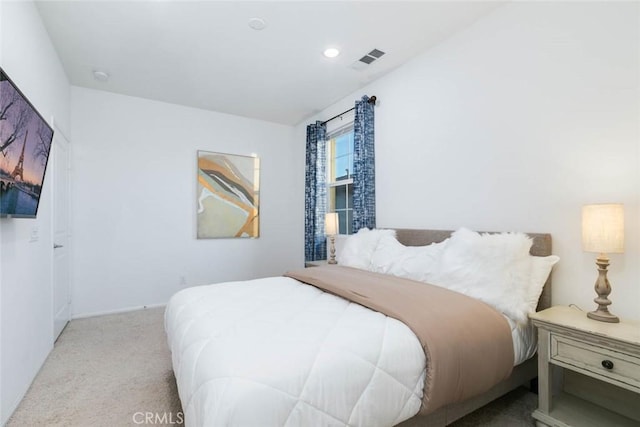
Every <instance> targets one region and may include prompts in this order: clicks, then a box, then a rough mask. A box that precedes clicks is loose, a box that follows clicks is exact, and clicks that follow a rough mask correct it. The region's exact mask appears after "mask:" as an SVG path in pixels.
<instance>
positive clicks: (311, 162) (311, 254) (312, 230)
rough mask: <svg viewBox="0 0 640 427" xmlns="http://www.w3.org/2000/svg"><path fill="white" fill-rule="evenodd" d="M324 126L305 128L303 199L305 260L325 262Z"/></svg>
mask: <svg viewBox="0 0 640 427" xmlns="http://www.w3.org/2000/svg"><path fill="white" fill-rule="evenodd" d="M326 135H327V125H326V124H323V123H322V122H320V121H318V122H315V123H314V124H310V125H308V126H307V157H306V166H305V197H304V259H305V261H316V260H319V259H326V258H327V246H326V238H325V235H324V216H325V214H326V213H327V149H326V146H327V141H326Z"/></svg>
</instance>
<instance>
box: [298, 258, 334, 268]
mask: <svg viewBox="0 0 640 427" xmlns="http://www.w3.org/2000/svg"><path fill="white" fill-rule="evenodd" d="M323 265H329V264H328V263H327V260H326V259H321V260H318V261H305V262H304V266H305V267H320V266H323Z"/></svg>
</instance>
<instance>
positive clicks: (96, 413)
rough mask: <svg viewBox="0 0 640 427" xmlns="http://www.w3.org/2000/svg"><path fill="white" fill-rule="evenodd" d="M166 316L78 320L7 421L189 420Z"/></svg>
mask: <svg viewBox="0 0 640 427" xmlns="http://www.w3.org/2000/svg"><path fill="white" fill-rule="evenodd" d="M163 313H164V309H157V308H156V309H148V310H142V311H135V312H130V313H123V314H115V315H109V316H100V317H93V318H88V319H78V320H73V321H72V322H70V323H69V325H67V328H66V329H65V330H64V331H63V333H62V335H60V338H59V339H58V341H57V342H56V345H55V347H54V349H53V351H52V352H51V354H50V355H49V357H48V359H47V361H46V362H45V364H44V366H43V368H42V370H41V371H40V373H39V374H38V376H37V377H36V379H35V380H34V382H33V384H32V385H31V388H30V389H29V391H28V392H27V395H26V396H25V398H24V399H23V401H22V402H21V403H20V406H19V407H18V409H17V410H16V412H15V413H14V414H13V416H12V417H11V419H10V420H9V422H8V424H7V426H70V427H71V426H82V427H85V426H135V425H155V426H158V425H168V426H176V425H181V423H179V422H178V421H180V420H181V406H180V400H179V399H178V393H177V390H176V384H175V378H174V376H173V371H172V368H171V356H170V353H169V350H168V348H167V343H166V338H165V334H164V324H163ZM535 407H536V396H535V395H534V394H533V393H530V392H528V391H527V390H526V389H524V388H521V389H518V390H515V391H514V392H512V393H510V394H508V395H506V396H504V397H502V398H501V399H498V400H496V401H494V402H492V403H491V404H489V405H487V406H485V407H484V408H482V409H480V410H478V411H476V412H474V413H472V414H470V415H468V416H466V417H465V418H463V419H461V420H459V421H458V422H456V423H455V424H454V426H455V427H489V426H496V427H503V426H504V427H512V426H514V427H516V426H517V427H529V426H533V425H535V424H534V423H533V420H532V418H531V412H532V411H533V410H534V409H535ZM147 417H150V418H147ZM207 427H209V426H207ZM211 427H215V426H211Z"/></svg>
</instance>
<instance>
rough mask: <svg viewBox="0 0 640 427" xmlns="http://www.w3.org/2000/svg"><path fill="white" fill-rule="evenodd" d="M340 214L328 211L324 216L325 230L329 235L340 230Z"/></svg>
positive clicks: (333, 234)
mask: <svg viewBox="0 0 640 427" xmlns="http://www.w3.org/2000/svg"><path fill="white" fill-rule="evenodd" d="M338 229H339V227H338V214H337V213H335V212H332V213H328V214H326V215H325V217H324V232H325V234H326V235H328V236H335V235H336V234H338V232H339V230H338Z"/></svg>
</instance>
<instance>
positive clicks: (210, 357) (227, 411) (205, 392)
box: [165, 229, 551, 426]
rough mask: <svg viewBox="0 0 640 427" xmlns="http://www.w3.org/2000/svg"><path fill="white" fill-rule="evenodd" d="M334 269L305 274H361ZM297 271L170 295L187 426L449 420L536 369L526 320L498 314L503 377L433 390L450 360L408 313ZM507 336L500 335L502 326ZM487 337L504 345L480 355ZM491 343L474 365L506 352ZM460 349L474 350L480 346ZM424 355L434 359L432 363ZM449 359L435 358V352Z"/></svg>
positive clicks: (431, 235) (405, 235) (543, 239)
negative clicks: (384, 309)
mask: <svg viewBox="0 0 640 427" xmlns="http://www.w3.org/2000/svg"><path fill="white" fill-rule="evenodd" d="M395 232H396V236H397V240H398V241H399V242H400V243H402V244H403V245H406V246H413V247H421V246H425V245H429V244H431V243H437V242H442V241H444V240H445V239H447V238H448V237H449V236H450V235H451V233H452V232H451V231H441V230H408V229H398V230H395ZM529 236H530V237H531V238H532V240H533V244H532V246H531V250H530V253H531V255H533V256H537V257H545V256H547V255H550V254H551V236H550V235H549V234H529ZM339 269H340V267H337V268H336V269H334V270H332V271H330V272H329V273H323V272H321V270H322V269H320V268H311V269H307V271H308V273H307V274H306V275H307V276H308V275H311V276H315V275H317V276H320V277H321V278H323V277H325V276H324V275H325V274H328V275H332V274H347V275H350V274H357V275H360V274H361V273H359V272H358V273H354V272H353V271H352V270H354V269H349V268H346V267H343V268H342V270H344V271H342V272H338V270H339ZM345 272H346V273H345ZM311 273H313V274H311ZM371 274H375V273H371ZM299 275H305V272H304V271H299V272H293V273H291V275H290V276H291V277H274V278H266V279H258V280H251V281H245V282H229V283H223V284H215V285H209V286H201V287H195V288H189V289H185V290H183V291H180V292H178V293H177V294H176V295H175V296H174V297H172V299H171V301H170V302H169V304H168V305H167V310H166V314H165V327H166V330H167V337H168V342H169V346H170V348H171V352H172V359H173V367H174V372H175V375H176V381H177V385H178V392H179V395H180V399H181V401H182V405H183V411H184V415H185V422H186V425H189V426H202V425H206V426H209V425H239V426H252V425H256V426H269V425H292V426H296V425H323V426H324V425H365V426H375V425H381V426H383V425H398V424H400V425H403V426H409V425H429V426H440V425H442V426H444V425H447V424H450V423H452V422H453V421H455V420H456V419H458V418H460V417H462V416H464V415H465V414H467V413H469V412H472V411H473V410H475V409H477V408H479V407H481V406H483V405H485V404H486V403H488V402H490V401H491V400H493V399H495V398H496V397H498V396H500V395H502V394H504V393H506V392H508V391H510V390H512V389H514V388H516V387H518V386H520V385H522V384H526V383H528V382H529V381H530V380H532V379H534V378H535V377H536V375H537V374H536V364H535V360H534V359H533V358H531V356H533V353H534V352H535V342H534V341H533V338H532V337H534V334H533V331H532V329H531V327H530V326H529V325H520V326H516V324H515V323H514V322H504V319H503V320H502V321H501V322H502V323H504V324H507V325H509V327H508V335H509V336H508V340H506V341H509V346H512V349H513V356H512V358H511V359H510V360H509V361H508V363H511V364H512V365H516V366H509V369H508V372H507V371H504V370H503V371H500V372H496V373H495V374H494V375H493V376H494V377H495V378H499V381H498V380H495V379H494V380H493V383H492V384H491V386H487V385H486V384H484V385H483V387H482V388H481V389H477V387H478V385H477V383H478V382H480V383H482V382H483V381H484V379H485V378H480V379H478V380H477V381H476V380H475V379H474V381H469V384H463V385H461V386H460V387H458V388H452V389H451V390H449V391H448V392H438V390H440V389H439V388H437V390H435V392H434V390H431V391H428V390H427V386H428V385H429V384H431V383H432V382H435V383H440V384H442V383H443V381H442V380H440V381H435V380H434V378H447V377H446V372H447V370H449V371H450V370H451V366H448V367H447V366H446V364H447V363H449V362H446V361H445V362H440V363H442V364H444V365H445V367H444V368H442V369H436V368H434V367H433V366H434V365H436V366H438V365H437V364H436V363H435V360H438V358H437V357H436V355H437V352H435V353H433V352H432V353H428V352H426V350H425V346H424V343H423V338H424V337H423V336H422V335H421V334H419V333H418V332H416V328H413V327H412V326H411V327H410V326H407V324H405V323H404V322H412V321H413V320H411V319H408V320H405V319H404V318H403V317H402V315H403V313H399V315H395V316H389V315H385V314H382V313H381V312H378V311H375V310H371V309H369V308H366V305H367V304H368V303H369V301H368V300H369V299H370V296H369V295H363V294H366V287H363V288H358V289H356V288H349V289H347V290H346V291H345V292H347V293H351V294H354V295H355V296H356V299H357V298H358V297H360V298H361V301H355V302H354V301H348V300H347V299H345V298H342V297H340V296H337V295H340V290H335V289H333V288H328V289H327V288H325V290H320V289H319V288H318V286H320V287H321V286H322V284H320V285H318V284H317V283H316V284H305V283H301V282H300V280H307V278H306V277H304V278H302V279H299V280H296V279H294V277H295V278H299V277H302V276H299ZM378 276H379V275H378ZM339 277H342V276H339ZM358 277H359V276H358ZM340 280H343V279H340ZM340 280H339V281H340ZM362 280H363V284H364V286H367V284H368V283H374V282H375V281H376V280H378V279H377V276H374V275H371V276H366V277H365V278H364V279H362ZM380 280H386V279H385V278H382V279H380ZM399 280H400V281H399V282H398V283H395V284H394V286H405V285H406V286H413V284H411V283H405V282H409V281H407V280H406V279H399ZM403 280H404V281H403ZM418 287H420V286H418ZM422 287H424V286H422ZM411 289H414V288H413V287H412V288H411ZM420 292H422V290H420ZM430 292H434V290H431V291H430ZM435 292H436V293H438V292H440V290H439V289H435ZM550 292H551V279H550V277H549V278H548V279H547V280H546V283H545V285H544V288H543V290H542V294H541V295H540V298H539V301H538V309H544V308H546V307H548V306H549V305H550V295H551V293H550ZM347 296H349V295H347ZM351 297H353V295H351ZM416 298H417V297H414V301H415V300H416ZM382 299H385V296H384V295H383V297H382ZM426 299H437V298H436V297H435V296H434V297H432V296H429V297H426ZM469 299H470V298H469ZM462 303H468V301H464V300H463V301H462ZM363 305H364V307H363ZM439 305H440V306H442V305H444V304H442V303H440V304H439ZM474 307H475V306H474ZM475 309H476V308H473V309H472V308H469V309H466V308H465V309H464V311H465V312H466V311H467V310H475ZM480 309H482V307H480ZM482 310H484V309H482ZM432 311H436V310H431V309H430V310H422V311H421V312H416V313H415V314H416V315H417V316H418V317H419V316H423V315H424V312H427V313H431V312H432ZM448 311H451V310H448ZM494 311H495V310H494ZM392 314H393V313H392ZM494 314H495V313H494ZM500 316H502V315H500ZM494 317H495V316H494ZM398 318H401V319H402V320H403V321H400V320H398ZM472 319H473V318H472ZM489 321H492V320H490V319H489V320H487V322H489ZM428 322H430V324H434V325H437V327H436V328H427V329H430V330H431V331H433V330H435V329H437V330H444V331H446V328H447V327H449V325H452V324H454V323H455V322H453V321H451V320H446V321H443V322H438V321H437V320H435V319H434V318H431V319H430V320H428ZM483 322H484V321H483ZM474 323H476V324H477V323H478V322H473V321H469V323H468V324H467V325H466V326H460V328H461V329H462V330H465V331H466V330H467V329H468V330H472V329H473V328H474V327H476V325H474ZM409 324H410V323H409ZM483 325H484V323H483ZM451 327H455V326H454V325H452V326H451ZM412 328H413V329H412ZM417 329H419V328H417ZM484 329H485V328H484V327H483V328H477V329H476V330H475V332H472V335H480V334H483V333H485V331H484ZM503 329H504V328H503ZM443 333H444V332H443ZM496 333H497V332H496ZM430 334H431V335H434V334H433V333H432V332H428V331H427V333H426V335H430ZM446 334H449V332H446ZM452 334H455V332H452ZM500 334H501V335H500V337H501V339H502V341H503V342H504V341H505V339H504V337H505V335H504V331H501V332H500ZM435 335H438V334H435ZM429 339H434V338H433V337H431V338H429ZM435 339H436V340H437V339H438V338H437V337H436V338H435ZM480 341H482V340H480ZM485 341H486V340H485ZM498 341H499V340H498V339H497V338H496V342H498ZM491 342H493V341H491ZM465 345H471V344H465ZM427 347H428V345H427ZM440 347H447V348H448V347H449V346H448V345H445V346H443V345H439V347H438V348H440ZM451 347H452V348H454V347H455V345H453V346H451ZM491 347H497V345H492V346H490V347H487V348H486V349H484V350H481V353H483V354H484V353H485V352H486V351H494V349H492V348H491ZM447 351H448V350H447ZM495 351H496V353H495V356H493V357H491V358H488V357H485V358H482V357H474V358H469V359H471V362H470V363H472V364H473V363H483V362H482V361H483V359H484V360H485V361H486V360H488V359H496V358H500V357H501V354H502V353H503V351H502V350H500V351H498V350H495ZM460 353H466V356H468V355H469V354H471V353H473V352H465V351H460ZM426 354H427V355H429V356H430V357H431V358H429V360H431V361H432V362H434V363H427V356H426ZM443 354H448V353H446V352H445V353H443ZM461 357H464V354H463V355H462V356H461ZM444 359H446V357H444V356H440V360H444ZM505 360H507V359H506V358H505ZM506 363H507V362H504V363H502V365H505V364H506ZM479 366H482V368H481V369H480V368H479ZM454 367H455V366H454ZM455 368H456V369H458V368H457V367H455ZM434 369H435V371H434ZM465 369H468V370H467V372H476V371H477V372H480V371H485V370H486V366H485V365H473V366H469V367H467V366H465ZM454 370H455V369H454ZM434 372H435V374H434ZM505 372H506V374H505ZM434 375H435V377H434ZM438 375H439V376H438ZM464 376H465V375H462V377H464ZM466 376H469V375H466ZM425 378H426V380H425ZM456 381H460V380H459V379H458V380H456ZM456 381H452V382H454V383H455V382H456ZM444 382H445V383H446V382H447V381H444ZM462 382H464V381H462ZM474 387H476V388H474ZM432 388H433V387H432ZM461 390H462V391H461ZM470 390H471V391H470ZM478 390H480V391H478ZM447 393H448V394H447ZM427 398H428V399H427ZM429 399H430V400H429ZM449 401H450V402H449ZM425 407H427V409H428V410H425Z"/></svg>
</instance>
